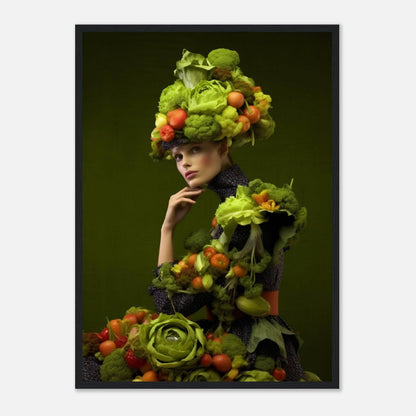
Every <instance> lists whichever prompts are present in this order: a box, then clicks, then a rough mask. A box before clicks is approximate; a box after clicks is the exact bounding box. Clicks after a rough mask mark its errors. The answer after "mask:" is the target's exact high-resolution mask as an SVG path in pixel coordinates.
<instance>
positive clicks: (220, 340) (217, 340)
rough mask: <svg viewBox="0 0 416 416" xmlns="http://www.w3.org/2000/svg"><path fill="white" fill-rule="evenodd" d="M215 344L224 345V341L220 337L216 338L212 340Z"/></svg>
mask: <svg viewBox="0 0 416 416" xmlns="http://www.w3.org/2000/svg"><path fill="white" fill-rule="evenodd" d="M212 340H213V341H214V342H219V343H220V344H222V339H221V338H220V337H215V338H213V339H212Z"/></svg>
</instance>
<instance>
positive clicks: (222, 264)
mask: <svg viewBox="0 0 416 416" xmlns="http://www.w3.org/2000/svg"><path fill="white" fill-rule="evenodd" d="M210 263H211V266H213V267H216V268H217V269H223V270H225V269H227V267H228V265H229V264H230V259H229V258H228V257H227V256H226V255H225V254H222V253H217V254H214V255H213V256H212V257H211V260H210Z"/></svg>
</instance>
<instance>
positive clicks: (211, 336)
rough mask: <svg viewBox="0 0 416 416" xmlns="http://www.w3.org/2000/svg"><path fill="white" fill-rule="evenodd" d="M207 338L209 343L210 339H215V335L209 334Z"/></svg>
mask: <svg viewBox="0 0 416 416" xmlns="http://www.w3.org/2000/svg"><path fill="white" fill-rule="evenodd" d="M206 338H207V341H209V340H210V339H214V338H215V336H214V333H213V332H210V333H209V334H207V336H206Z"/></svg>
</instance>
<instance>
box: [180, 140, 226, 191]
mask: <svg viewBox="0 0 416 416" xmlns="http://www.w3.org/2000/svg"><path fill="white" fill-rule="evenodd" d="M219 149H220V148H219V146H218V144H214V143H211V142H203V143H189V144H184V145H181V146H177V147H174V148H173V149H172V155H173V158H174V159H175V161H176V167H177V168H178V171H179V173H180V174H181V175H182V176H183V178H184V179H185V181H186V182H187V183H188V185H189V186H190V187H191V188H197V187H201V186H204V185H206V184H208V183H209V182H210V181H211V180H212V179H213V178H214V177H215V176H217V175H218V173H219V172H220V171H221V169H222V168H223V167H226V166H227V164H229V159H228V152H227V151H225V152H223V153H222V154H220V152H219Z"/></svg>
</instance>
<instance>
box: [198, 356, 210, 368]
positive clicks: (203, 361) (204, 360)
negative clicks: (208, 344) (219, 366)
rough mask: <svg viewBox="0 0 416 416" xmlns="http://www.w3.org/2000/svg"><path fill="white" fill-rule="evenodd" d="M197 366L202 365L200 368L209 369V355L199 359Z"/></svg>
mask: <svg viewBox="0 0 416 416" xmlns="http://www.w3.org/2000/svg"><path fill="white" fill-rule="evenodd" d="M199 364H201V365H202V367H210V366H211V364H212V357H211V355H209V354H204V355H203V356H202V357H201V359H200V360H199Z"/></svg>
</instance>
